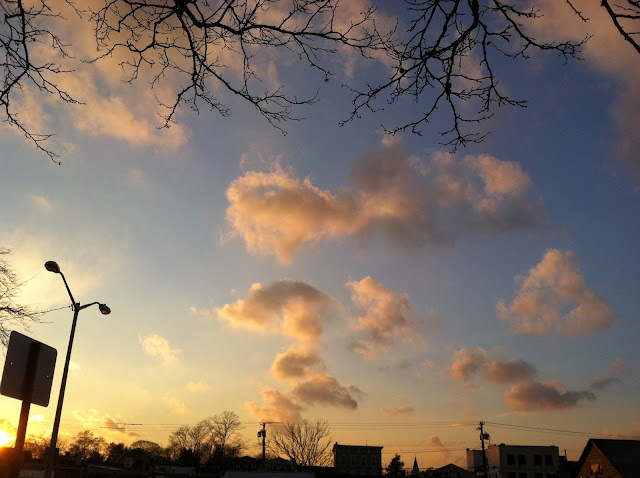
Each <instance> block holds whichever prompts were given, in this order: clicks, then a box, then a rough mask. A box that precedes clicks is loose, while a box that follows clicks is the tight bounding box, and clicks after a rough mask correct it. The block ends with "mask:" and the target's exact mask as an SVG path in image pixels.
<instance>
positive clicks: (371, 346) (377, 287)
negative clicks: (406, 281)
mask: <svg viewBox="0 0 640 478" xmlns="http://www.w3.org/2000/svg"><path fill="white" fill-rule="evenodd" d="M345 287H346V288H347V289H349V290H351V300H352V301H353V303H354V304H356V306H357V307H358V315H359V317H358V320H357V323H356V324H355V326H354V328H355V329H357V330H359V331H360V336H359V337H358V338H356V339H355V340H354V341H353V342H352V344H351V349H352V350H353V351H354V352H357V353H359V354H361V355H362V356H364V357H365V358H375V357H377V356H378V355H380V354H381V353H383V352H386V351H388V350H389V349H390V348H391V346H392V344H393V341H394V339H395V338H396V337H402V338H403V339H404V340H405V341H413V340H417V339H418V338H419V337H420V336H419V334H418V333H417V332H416V331H415V329H414V328H413V325H412V318H413V315H414V311H413V309H412V308H411V306H410V305H409V296H408V295H407V294H400V293H398V292H396V291H394V290H391V289H389V288H387V287H385V286H384V285H382V284H380V283H378V282H376V281H375V280H373V279H372V278H371V277H370V276H367V277H365V278H364V279H362V280H359V281H350V282H347V284H346V285H345Z"/></svg>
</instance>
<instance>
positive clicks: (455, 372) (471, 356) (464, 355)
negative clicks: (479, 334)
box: [448, 347, 487, 382]
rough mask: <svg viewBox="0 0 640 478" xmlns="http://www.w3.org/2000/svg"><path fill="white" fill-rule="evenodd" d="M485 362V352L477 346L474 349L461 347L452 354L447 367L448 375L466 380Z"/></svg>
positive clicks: (480, 368)
mask: <svg viewBox="0 0 640 478" xmlns="http://www.w3.org/2000/svg"><path fill="white" fill-rule="evenodd" d="M486 362H487V352H486V351H485V350H484V349H483V348H481V347H478V348H476V349H475V350H468V349H466V348H462V349H460V350H456V351H455V352H454V354H453V362H452V363H451V366H450V367H449V369H448V371H449V375H451V377H453V378H456V379H458V380H462V381H463V382H468V381H470V380H471V377H472V376H473V375H474V374H475V373H476V372H478V371H480V370H482V367H484V365H485V363H486Z"/></svg>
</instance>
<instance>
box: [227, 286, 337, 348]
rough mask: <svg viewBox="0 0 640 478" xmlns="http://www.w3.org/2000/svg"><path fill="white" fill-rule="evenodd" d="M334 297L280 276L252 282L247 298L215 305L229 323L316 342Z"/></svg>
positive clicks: (333, 304) (238, 326)
mask: <svg viewBox="0 0 640 478" xmlns="http://www.w3.org/2000/svg"><path fill="white" fill-rule="evenodd" d="M335 305H336V303H335V301H334V300H333V299H332V298H331V297H329V296H328V295H326V294H324V293H323V292H321V291H320V290H318V289H316V288H315V287H313V286H310V285H308V284H306V283H304V282H297V281H292V280H281V281H277V282H273V283H271V284H269V285H267V286H266V287H262V285H260V284H253V285H252V286H251V290H250V291H249V295H248V297H247V298H246V299H240V300H238V301H236V302H235V303H233V304H226V305H225V306H223V307H221V308H219V309H217V314H218V317H220V318H221V319H222V320H225V321H227V323H228V324H229V325H231V326H232V327H237V328H245V329H249V330H255V331H259V332H263V333H275V334H281V335H285V336H287V337H294V338H296V339H298V340H305V341H309V342H317V340H318V337H319V336H320V334H321V333H322V330H323V323H324V321H325V320H326V319H327V317H328V314H329V313H330V312H331V310H332V309H333V308H334V307H335Z"/></svg>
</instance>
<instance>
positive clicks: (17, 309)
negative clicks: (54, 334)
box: [0, 248, 47, 347]
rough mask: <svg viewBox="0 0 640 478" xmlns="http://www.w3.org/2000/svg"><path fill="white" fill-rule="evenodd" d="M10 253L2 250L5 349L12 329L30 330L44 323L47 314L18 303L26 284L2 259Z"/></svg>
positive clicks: (0, 308)
mask: <svg viewBox="0 0 640 478" xmlns="http://www.w3.org/2000/svg"><path fill="white" fill-rule="evenodd" d="M9 253H10V251H8V250H6V249H2V248H0V344H2V346H3V347H6V346H7V344H8V343H9V336H10V335H11V328H14V327H16V326H18V327H21V328H23V329H25V330H28V329H29V326H31V325H33V324H37V323H40V322H42V316H43V315H44V314H45V313H46V312H47V310H39V309H35V308H33V307H29V306H24V305H20V304H19V303H18V302H17V297H18V294H19V293H20V290H21V289H22V287H24V285H25V284H26V282H23V281H20V280H19V279H18V276H17V275H16V274H15V273H14V272H13V270H12V269H11V267H10V266H9V264H8V263H7V262H6V261H5V260H4V259H3V258H2V256H3V255H6V254H9Z"/></svg>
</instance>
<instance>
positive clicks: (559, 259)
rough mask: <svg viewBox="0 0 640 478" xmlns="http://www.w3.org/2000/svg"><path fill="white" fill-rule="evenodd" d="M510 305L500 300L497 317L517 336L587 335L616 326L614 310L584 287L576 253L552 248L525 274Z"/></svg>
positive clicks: (517, 280) (520, 278)
mask: <svg viewBox="0 0 640 478" xmlns="http://www.w3.org/2000/svg"><path fill="white" fill-rule="evenodd" d="M515 282H516V284H518V285H519V288H518V290H517V291H516V294H515V298H514V299H513V301H512V302H511V304H510V305H506V304H505V302H504V300H502V299H501V300H500V301H498V304H497V311H498V315H499V316H500V317H501V318H502V319H503V320H506V321H508V322H509V323H510V324H511V327H512V330H513V332H514V333H516V334H534V335H545V334H557V335H568V336H577V335H586V334H589V333H591V332H595V331H597V330H602V329H610V328H611V327H613V323H614V320H615V311H614V310H613V309H612V308H611V307H609V305H607V303H606V302H605V301H604V299H602V298H601V297H600V296H599V295H598V293H597V292H596V291H595V290H593V289H588V288H585V286H584V280H583V277H582V274H581V273H580V271H579V270H578V268H577V260H576V257H575V255H574V253H573V252H571V251H561V250H558V249H550V250H548V251H546V252H545V254H544V256H543V258H542V261H541V262H540V263H538V264H537V265H536V266H534V267H532V268H531V269H530V270H529V272H528V273H527V274H526V275H522V276H516V278H515Z"/></svg>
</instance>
